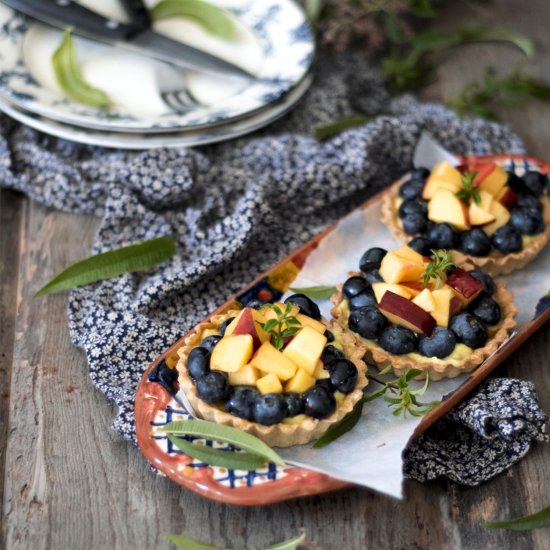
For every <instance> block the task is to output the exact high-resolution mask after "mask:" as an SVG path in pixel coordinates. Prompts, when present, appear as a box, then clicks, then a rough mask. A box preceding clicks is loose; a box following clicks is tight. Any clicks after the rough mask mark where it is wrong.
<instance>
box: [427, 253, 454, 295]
mask: <svg viewBox="0 0 550 550" xmlns="http://www.w3.org/2000/svg"><path fill="white" fill-rule="evenodd" d="M431 253H432V260H431V262H430V263H429V264H428V265H427V266H426V268H425V269H424V274H423V276H422V279H423V281H422V282H423V285H424V286H425V287H426V286H428V285H429V284H430V281H431V280H432V279H434V280H435V288H439V287H440V286H441V283H443V274H444V273H445V272H446V271H447V269H449V268H450V267H454V266H455V264H454V262H453V257H452V255H451V253H450V252H449V251H448V250H431Z"/></svg>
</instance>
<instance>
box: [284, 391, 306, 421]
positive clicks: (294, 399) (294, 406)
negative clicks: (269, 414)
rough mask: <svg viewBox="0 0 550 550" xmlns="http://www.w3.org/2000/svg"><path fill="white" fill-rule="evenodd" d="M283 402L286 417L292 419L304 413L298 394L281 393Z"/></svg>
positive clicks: (302, 403)
mask: <svg viewBox="0 0 550 550" xmlns="http://www.w3.org/2000/svg"><path fill="white" fill-rule="evenodd" d="M282 395H283V400H284V401H285V402H286V416H287V417H288V418H292V417H293V416H296V415H298V414H302V413H303V412H304V402H303V400H302V396H301V394H299V393H294V392H287V393H283V394H282Z"/></svg>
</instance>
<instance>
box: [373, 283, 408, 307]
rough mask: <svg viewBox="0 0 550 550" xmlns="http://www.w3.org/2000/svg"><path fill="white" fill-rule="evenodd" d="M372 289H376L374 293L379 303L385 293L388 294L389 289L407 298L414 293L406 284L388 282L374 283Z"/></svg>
mask: <svg viewBox="0 0 550 550" xmlns="http://www.w3.org/2000/svg"><path fill="white" fill-rule="evenodd" d="M372 290H373V291H374V295H375V297H376V301H377V302H378V303H380V302H381V301H382V298H383V297H384V294H386V292H388V290H389V291H390V292H393V293H394V294H398V295H399V296H403V298H407V299H409V298H410V297H411V296H412V295H413V294H414V292H413V291H412V290H411V289H409V288H406V287H405V286H404V285H390V284H388V283H373V284H372Z"/></svg>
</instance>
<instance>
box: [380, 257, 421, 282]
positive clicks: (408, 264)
mask: <svg viewBox="0 0 550 550" xmlns="http://www.w3.org/2000/svg"><path fill="white" fill-rule="evenodd" d="M423 272H424V265H423V264H422V265H420V264H418V263H416V262H413V261H411V260H409V259H408V258H403V257H402V256H398V255H397V254H395V252H388V253H387V254H386V255H385V256H384V259H383V260H382V263H381V264H380V275H381V277H382V279H384V282H386V283H390V284H394V283H401V282H403V281H416V280H417V279H418V278H419V277H420V276H421V275H422V273H423Z"/></svg>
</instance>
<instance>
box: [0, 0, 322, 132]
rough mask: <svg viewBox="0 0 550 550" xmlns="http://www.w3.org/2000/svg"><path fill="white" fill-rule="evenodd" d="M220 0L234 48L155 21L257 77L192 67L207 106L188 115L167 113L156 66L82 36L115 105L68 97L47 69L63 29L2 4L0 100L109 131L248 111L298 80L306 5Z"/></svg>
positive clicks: (88, 61) (93, 76)
mask: <svg viewBox="0 0 550 550" xmlns="http://www.w3.org/2000/svg"><path fill="white" fill-rule="evenodd" d="M81 3H84V4H86V3H89V2H88V0H82V2H81ZM149 3H150V4H154V3H155V1H151V2H149ZM216 3H217V4H219V5H221V6H223V7H224V8H226V9H227V10H228V11H229V12H230V13H232V14H233V15H234V16H235V18H236V20H238V25H237V28H238V29H239V30H238V32H239V39H238V41H237V43H235V44H232V43H228V42H223V41H221V40H219V39H216V38H213V37H211V36H208V35H206V33H204V31H202V30H201V29H200V28H199V27H197V26H196V25H194V24H193V23H190V22H186V21H183V20H178V21H176V20H173V21H168V20H167V21H161V22H158V23H157V24H156V25H157V30H159V31H161V32H165V33H166V34H168V35H170V36H171V37H176V36H178V35H179V36H182V35H185V36H186V41H188V42H190V43H193V45H196V46H199V47H204V49H205V50H207V51H210V52H211V53H214V54H216V55H220V56H222V55H225V57H226V58H227V59H228V60H230V61H233V62H238V63H240V64H242V65H243V66H245V67H246V68H247V69H249V70H252V71H254V72H255V74H257V75H258V79H257V80H255V81H253V82H251V83H249V82H247V81H244V80H238V79H228V78H227V77H226V78H222V77H208V76H206V75H200V74H198V73H194V72H192V71H189V72H187V73H186V74H185V77H186V80H187V83H188V84H187V86H188V88H189V89H190V90H191V92H193V95H195V96H198V99H199V100H201V101H202V102H204V103H205V105H203V106H200V107H198V108H196V109H193V110H191V111H189V112H186V113H175V112H173V111H171V110H170V109H169V108H168V107H167V106H166V105H165V104H164V103H163V102H162V100H161V98H160V93H159V92H158V88H157V85H156V80H155V79H156V78H157V77H158V69H159V65H160V64H159V63H157V62H155V61H152V60H149V59H145V58H143V57H140V56H136V55H135V54H130V53H128V52H122V51H121V50H117V49H116V48H111V47H109V46H105V45H101V44H97V43H93V42H91V41H88V40H84V39H80V38H76V41H77V51H78V55H79V62H80V63H81V67H82V70H83V72H84V76H85V77H86V78H87V80H89V81H90V82H91V84H93V85H95V86H97V87H101V88H103V89H104V90H105V91H106V92H107V93H108V94H109V95H110V96H111V97H112V99H113V103H114V105H113V107H111V108H110V109H109V110H105V109H95V108H91V107H87V106H85V105H80V104H77V103H73V102H71V101H70V100H68V99H66V98H64V97H63V95H62V94H61V92H60V90H59V89H58V87H57V84H56V82H55V78H54V76H53V70H52V68H51V54H52V53H53V51H54V50H55V47H56V46H57V44H59V41H60V37H61V33H60V31H57V30H54V29H50V28H47V27H44V26H42V25H39V24H37V23H32V22H31V21H30V20H28V19H27V18H25V17H24V16H22V15H20V14H17V13H15V12H13V11H12V10H10V9H8V8H7V7H5V6H3V5H0V99H2V100H3V102H4V103H6V102H8V103H10V104H11V105H12V106H13V107H16V108H17V109H19V110H23V111H28V112H31V113H35V114H37V115H40V116H43V117H47V118H50V119H52V120H56V121H59V122H62V123H65V124H72V125H75V126H81V127H85V128H92V129H98V130H109V131H111V132H136V133H160V132H177V131H184V130H188V129H197V128H202V127H205V126H212V125H220V124H225V123H228V122H231V121H234V120H238V119H239V118H243V117H247V116H250V115H251V114H253V113H255V112H256V111H259V110H261V109H265V108H266V107H268V106H269V105H270V104H272V103H273V102H275V101H277V100H280V99H281V98H283V97H284V95H285V94H287V93H288V92H289V91H290V90H292V89H293V88H294V87H295V86H296V85H297V84H298V83H300V82H301V81H302V79H303V78H304V77H305V75H306V74H307V72H308V70H309V68H310V65H311V62H312V60H313V56H314V49H315V47H314V40H313V36H312V34H311V31H310V28H309V26H308V24H307V21H306V19H305V15H304V13H303V11H302V10H301V9H300V8H299V7H298V5H297V4H296V3H295V2H294V1H293V0H261V1H255V0H217V1H216ZM93 7H94V9H97V11H102V12H103V13H105V12H106V11H110V13H111V14H112V15H114V16H116V15H117V14H116V12H115V13H113V3H112V1H107V0H96V1H95V2H94V3H93ZM118 11H119V15H120V9H119V10H118ZM197 41H198V42H199V43H200V44H199V43H197ZM244 53H246V55H244ZM136 82H139V86H136Z"/></svg>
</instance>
